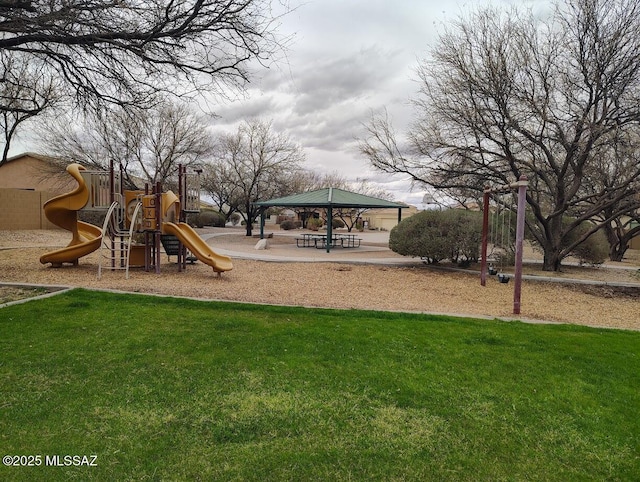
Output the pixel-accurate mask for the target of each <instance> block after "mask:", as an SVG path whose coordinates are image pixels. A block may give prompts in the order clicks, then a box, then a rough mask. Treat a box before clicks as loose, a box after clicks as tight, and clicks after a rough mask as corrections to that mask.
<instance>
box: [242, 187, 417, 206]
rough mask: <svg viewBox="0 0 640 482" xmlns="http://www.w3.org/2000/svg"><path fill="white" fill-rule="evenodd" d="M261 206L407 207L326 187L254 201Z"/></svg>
mask: <svg viewBox="0 0 640 482" xmlns="http://www.w3.org/2000/svg"><path fill="white" fill-rule="evenodd" d="M254 204H255V205H256V206H261V207H272V206H278V207H313V208H322V207H338V208H396V209H403V208H406V207H408V206H407V205H406V204H403V203H396V202H391V201H387V200H385V199H379V198H376V197H371V196H365V195H364V194H358V193H355V192H351V191H345V190H344V189H338V188H335V187H328V188H324V189H318V190H317V191H309V192H303V193H300V194H293V195H291V196H285V197H281V198H276V199H270V200H268V201H259V202H256V203H254Z"/></svg>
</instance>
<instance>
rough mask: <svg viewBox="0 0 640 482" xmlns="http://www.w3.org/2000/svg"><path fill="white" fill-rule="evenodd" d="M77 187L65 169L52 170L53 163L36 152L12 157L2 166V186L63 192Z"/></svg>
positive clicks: (0, 179)
mask: <svg viewBox="0 0 640 482" xmlns="http://www.w3.org/2000/svg"><path fill="white" fill-rule="evenodd" d="M75 187H76V181H75V180H74V179H73V178H72V177H71V176H69V175H68V174H67V173H66V172H65V171H63V170H58V174H54V173H53V172H52V171H51V164H50V163H49V162H47V161H46V160H45V159H44V158H41V157H40V156H38V155H35V154H23V155H20V156H16V157H12V158H10V160H8V161H7V162H6V163H5V164H3V165H2V166H0V188H14V189H31V190H34V191H48V192H52V193H57V194H62V193H64V192H69V191H71V190H73V189H75Z"/></svg>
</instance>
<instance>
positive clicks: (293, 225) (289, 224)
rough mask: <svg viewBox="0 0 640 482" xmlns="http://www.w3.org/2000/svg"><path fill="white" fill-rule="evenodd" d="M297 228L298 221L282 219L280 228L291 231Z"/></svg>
mask: <svg viewBox="0 0 640 482" xmlns="http://www.w3.org/2000/svg"><path fill="white" fill-rule="evenodd" d="M295 228H296V223H295V222H294V221H291V220H289V219H287V220H285V221H282V222H281V223H280V229H284V230H285V231H289V230H290V229H295Z"/></svg>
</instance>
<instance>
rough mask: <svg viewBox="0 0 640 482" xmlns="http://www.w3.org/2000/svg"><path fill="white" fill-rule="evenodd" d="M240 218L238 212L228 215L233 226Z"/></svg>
mask: <svg viewBox="0 0 640 482" xmlns="http://www.w3.org/2000/svg"><path fill="white" fill-rule="evenodd" d="M241 219H242V217H241V216H240V215H239V214H238V213H233V214H232V215H231V216H229V221H230V222H231V224H233V225H234V226H237V225H238V223H239V222H240V220H241Z"/></svg>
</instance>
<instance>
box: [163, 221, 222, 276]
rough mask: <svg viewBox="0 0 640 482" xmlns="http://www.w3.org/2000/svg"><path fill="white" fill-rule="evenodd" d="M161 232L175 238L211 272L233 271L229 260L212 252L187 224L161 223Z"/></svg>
mask: <svg viewBox="0 0 640 482" xmlns="http://www.w3.org/2000/svg"><path fill="white" fill-rule="evenodd" d="M162 232H163V233H165V234H173V235H174V236H176V237H177V238H178V239H179V240H180V242H182V244H184V245H185V246H186V247H187V249H188V250H189V251H191V252H192V253H193V254H194V255H195V257H196V258H198V259H199V260H200V261H202V262H203V263H204V264H208V265H209V266H211V267H212V268H213V271H215V272H217V273H222V272H223V271H230V270H232V269H233V263H232V262H231V258H229V257H228V256H223V255H221V254H217V253H216V252H214V251H213V250H212V249H211V247H210V246H209V245H208V244H207V243H206V242H205V241H204V239H202V238H201V237H200V236H199V235H198V233H196V232H195V231H194V230H193V228H192V227H191V226H189V225H188V224H187V223H179V224H174V223H162Z"/></svg>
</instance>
